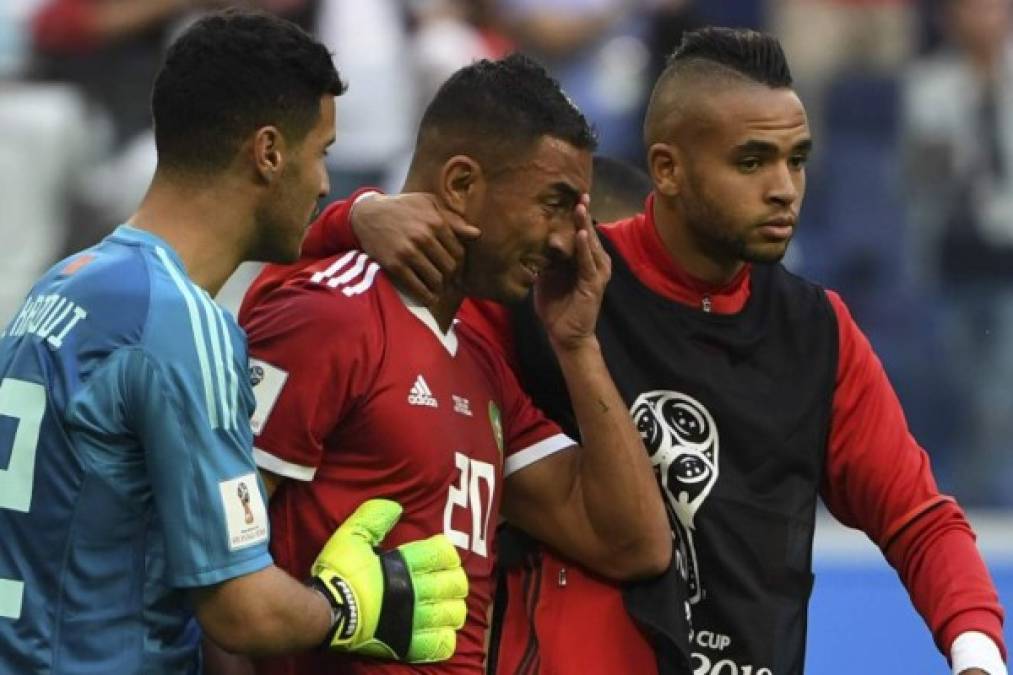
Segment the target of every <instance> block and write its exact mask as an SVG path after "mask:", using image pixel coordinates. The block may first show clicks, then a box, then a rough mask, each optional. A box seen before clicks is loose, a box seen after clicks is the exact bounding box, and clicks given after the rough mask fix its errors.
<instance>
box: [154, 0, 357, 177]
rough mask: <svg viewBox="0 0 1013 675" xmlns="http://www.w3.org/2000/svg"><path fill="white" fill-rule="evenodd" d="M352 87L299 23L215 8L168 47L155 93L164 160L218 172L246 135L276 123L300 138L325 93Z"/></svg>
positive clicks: (167, 164) (157, 134)
mask: <svg viewBox="0 0 1013 675" xmlns="http://www.w3.org/2000/svg"><path fill="white" fill-rule="evenodd" d="M344 91H345V85H344V84H343V83H342V81H341V77H340V76H339V75H338V71H337V70H336V69H335V67H334V63H333V61H332V60H331V55H330V53H329V52H328V51H327V48H326V47H324V46H323V45H322V44H320V43H319V42H317V41H316V40H314V39H313V38H312V37H310V36H309V35H308V34H307V33H306V32H305V31H303V30H302V29H301V28H299V27H298V26H296V25H295V24H293V23H291V22H289V21H285V20H284V19H280V18H278V17H275V16H272V15H270V14H266V13H264V12H257V11H247V10H236V9H230V10H225V11H222V12H215V13H212V14H210V15H208V16H206V17H204V18H202V19H200V20H199V21H197V22H196V23H194V24H193V25H192V26H191V27H190V28H189V29H187V30H186V31H185V32H184V33H183V34H182V35H181V36H180V37H179V38H178V39H177V40H176V41H175V42H174V43H173V44H172V46H171V47H170V48H169V51H168V53H167V54H166V57H165V62H164V64H163V65H162V68H161V70H160V71H159V73H158V76H157V77H156V79H155V85H154V89H153V91H152V97H151V110H152V117H153V118H154V125H155V145H156V147H157V149H158V157H159V165H160V166H164V167H169V168H173V169H183V170H188V171H190V170H205V171H214V170H218V169H222V168H224V167H225V166H227V165H228V164H229V162H230V161H231V160H232V158H233V157H234V156H235V153H236V152H237V151H238V149H239V144H240V143H241V142H242V139H243V138H244V137H245V136H246V135H247V134H249V133H252V132H253V131H254V130H256V129H257V128H259V127H261V126H265V125H269V124H274V125H276V126H278V128H279V129H281V130H282V132H283V133H285V134H286V135H289V134H290V135H291V138H292V139H294V140H296V141H301V140H302V139H303V138H305V136H306V134H307V133H308V132H309V130H310V129H312V128H313V125H314V124H316V123H317V121H318V119H319V115H320V97H322V96H324V95H325V94H333V95H335V96H339V95H341V94H342V93H343V92H344Z"/></svg>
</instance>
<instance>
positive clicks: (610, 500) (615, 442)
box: [554, 339, 672, 571]
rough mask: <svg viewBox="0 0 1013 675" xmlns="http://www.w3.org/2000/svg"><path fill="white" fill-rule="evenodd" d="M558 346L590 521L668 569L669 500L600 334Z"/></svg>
mask: <svg viewBox="0 0 1013 675" xmlns="http://www.w3.org/2000/svg"><path fill="white" fill-rule="evenodd" d="M554 350H555V352H556V357H557V359H558V360H559V365H560V368H561V370H562V373H563V377H564V379H565V380H566V385H567V389H568V390H569V392H570V398H571V402H572V404H573V410H574V413H575V415H576V418H577V422H578V425H579V427H580V435H581V438H582V440H583V443H582V449H581V452H580V453H579V460H578V463H577V467H578V469H577V474H576V477H575V480H576V485H575V489H576V490H578V491H579V495H580V505H581V507H582V508H583V509H584V510H585V511H586V514H587V519H588V522H589V525H590V526H591V528H592V529H593V530H594V532H595V533H596V534H597V535H598V537H599V539H600V540H601V541H603V542H607V543H608V544H609V545H610V546H612V547H614V549H615V552H616V553H623V554H627V555H628V554H630V553H631V552H633V553H640V554H643V555H646V556H647V557H648V558H650V559H653V560H654V561H655V565H652V567H660V568H661V569H664V567H665V566H667V561H668V557H669V556H670V555H671V537H672V535H671V530H670V528H669V524H668V520H667V518H666V515H665V507H664V503H663V502H662V500H661V493H660V491H659V490H658V486H657V483H656V481H655V478H654V471H653V469H652V467H651V463H650V459H649V458H648V456H647V453H646V451H645V450H644V447H643V443H642V442H641V439H640V435H639V434H638V433H637V430H636V428H635V427H634V426H633V423H632V421H631V419H630V414H629V411H628V410H627V408H626V404H625V402H624V401H623V399H622V397H621V396H620V395H619V392H618V391H617V390H616V387H615V384H614V383H613V381H612V377H611V376H610V375H609V372H608V369H607V368H606V366H605V362H604V360H603V359H602V356H601V349H600V346H599V344H598V342H597V340H595V339H589V340H587V341H585V342H584V343H582V344H581V345H580V346H578V347H569V348H562V347H560V346H558V345H557V346H554ZM659 571H660V570H659Z"/></svg>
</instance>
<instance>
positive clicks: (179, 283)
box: [155, 246, 218, 429]
mask: <svg viewBox="0 0 1013 675" xmlns="http://www.w3.org/2000/svg"><path fill="white" fill-rule="evenodd" d="M155 253H156V254H157V255H158V257H159V259H160V260H161V261H162V264H163V265H165V269H166V271H168V272H169V278H171V279H172V282H173V283H174V284H175V285H176V288H177V289H178V290H179V292H180V295H182V296H183V301H184V302H185V303H186V309H187V311H188V312H189V313H190V330H191V331H193V342H194V346H195V347H196V349H197V361H198V362H199V363H200V370H201V379H202V380H203V382H204V400H205V403H206V405H207V409H208V420H209V421H210V423H211V428H212V429H215V428H217V427H218V414H217V411H216V410H215V398H214V393H213V386H212V383H211V369H210V368H209V367H208V354H207V349H206V348H205V346H204V329H203V327H202V325H201V320H200V314H199V313H198V312H197V304H196V303H195V302H194V298H193V294H192V293H191V292H190V288H189V287H188V286H189V284H188V282H186V281H184V280H183V277H182V276H181V275H180V273H179V271H178V270H177V269H176V265H175V264H173V262H172V261H171V260H170V259H169V256H168V254H166V252H165V249H163V248H162V247H161V246H156V247H155Z"/></svg>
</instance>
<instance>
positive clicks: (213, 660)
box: [201, 469, 323, 675]
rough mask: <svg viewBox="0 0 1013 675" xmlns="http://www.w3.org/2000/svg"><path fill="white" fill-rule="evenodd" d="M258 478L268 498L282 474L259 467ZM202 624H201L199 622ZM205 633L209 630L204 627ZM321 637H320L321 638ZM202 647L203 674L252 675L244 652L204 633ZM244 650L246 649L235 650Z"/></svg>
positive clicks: (281, 479) (279, 481) (251, 669)
mask: <svg viewBox="0 0 1013 675" xmlns="http://www.w3.org/2000/svg"><path fill="white" fill-rule="evenodd" d="M260 478H261V480H263V481H264V492H265V494H266V495H267V499H268V500H270V499H271V497H272V495H274V491H275V490H277V489H278V485H280V484H281V481H283V480H285V479H284V478H283V477H282V476H279V475H278V474H276V473H272V472H270V471H265V470H264V469H260ZM201 625H202V626H203V624H201ZM205 633H209V631H208V630H207V629H206V628H205ZM322 639H323V638H321V640H322ZM202 649H203V651H204V672H205V675H253V672H254V669H253V664H252V663H251V661H250V659H249V658H248V657H247V656H245V654H233V653H230V652H229V651H227V650H225V649H223V648H222V647H221V646H219V645H218V643H217V642H215V641H214V640H212V639H209V637H208V636H207V635H205V637H204V640H203V643H202ZM236 651H240V652H245V651H246V650H242V649H240V650H236Z"/></svg>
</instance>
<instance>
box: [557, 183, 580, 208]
mask: <svg viewBox="0 0 1013 675" xmlns="http://www.w3.org/2000/svg"><path fill="white" fill-rule="evenodd" d="M552 189H553V190H555V191H556V192H557V193H559V194H560V195H562V196H563V197H565V198H566V199H567V200H569V201H572V202H574V203H576V202H577V201H579V200H580V190H578V189H577V188H575V187H574V186H572V185H570V184H569V183H566V182H564V181H558V182H556V183H553V184H552Z"/></svg>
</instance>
